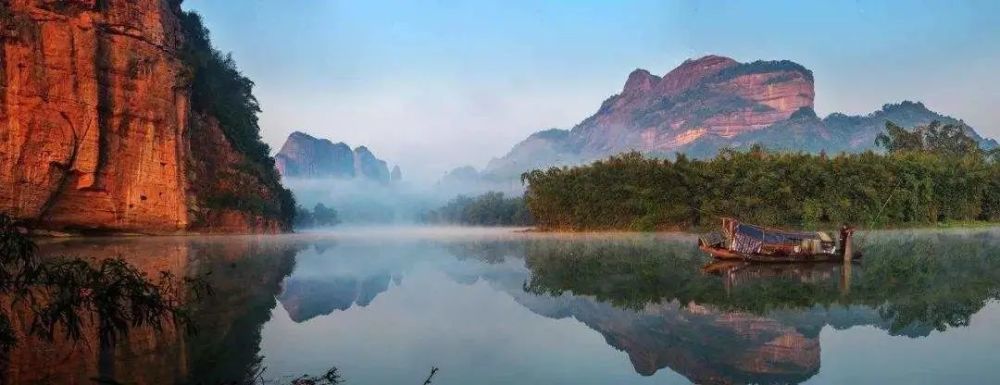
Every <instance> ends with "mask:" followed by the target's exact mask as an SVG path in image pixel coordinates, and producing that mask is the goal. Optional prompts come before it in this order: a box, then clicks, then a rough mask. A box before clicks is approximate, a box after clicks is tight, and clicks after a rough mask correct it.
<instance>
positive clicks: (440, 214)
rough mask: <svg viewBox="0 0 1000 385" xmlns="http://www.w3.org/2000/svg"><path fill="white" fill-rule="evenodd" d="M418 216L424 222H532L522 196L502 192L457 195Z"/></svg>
mask: <svg viewBox="0 0 1000 385" xmlns="http://www.w3.org/2000/svg"><path fill="white" fill-rule="evenodd" d="M420 219H421V221H422V222H424V223H433V224H455V225H466V226H530V225H531V224H532V223H533V219H532V217H531V213H529V212H528V208H527V207H526V206H525V204H524V199H523V198H521V197H506V196H504V194H503V193H501V192H488V193H485V194H483V195H479V196H476V197H468V196H464V195H460V196H458V197H455V198H454V199H452V200H450V201H448V203H447V204H445V205H444V206H442V207H440V208H438V209H435V210H431V211H428V212H427V213H425V214H424V215H423V216H422V217H421V218H420Z"/></svg>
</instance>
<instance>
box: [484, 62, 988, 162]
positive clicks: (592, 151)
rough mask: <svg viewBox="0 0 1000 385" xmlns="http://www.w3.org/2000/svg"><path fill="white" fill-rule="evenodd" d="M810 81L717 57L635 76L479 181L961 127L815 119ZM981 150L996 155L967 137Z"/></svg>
mask: <svg viewBox="0 0 1000 385" xmlns="http://www.w3.org/2000/svg"><path fill="white" fill-rule="evenodd" d="M814 97H815V91H814V85H813V74H812V71H810V70H808V69H806V68H805V67H803V66H802V65H800V64H797V63H794V62H791V61H788V60H781V61H755V62H751V63H740V62H737V61H735V60H733V59H730V58H727V57H722V56H715V55H710V56H705V57H702V58H699V59H693V60H687V61H685V62H684V63H682V64H681V65H680V66H678V67H677V68H675V69H673V70H671V71H670V72H668V73H667V74H666V75H664V76H663V77H660V76H656V75H653V74H651V73H650V72H649V71H646V70H643V69H637V70H635V71H633V72H632V73H631V74H629V76H628V79H627V80H626V82H625V85H624V87H623V88H622V91H621V92H620V93H618V94H616V95H613V96H611V97H610V98H608V99H607V100H605V101H604V102H603V103H602V104H601V106H600V108H599V109H598V111H597V112H596V113H594V114H593V115H591V116H590V117H588V118H586V119H584V120H583V121H582V122H580V123H579V124H577V125H576V126H575V127H573V128H572V129H570V130H562V129H549V130H544V131H539V132H536V133H534V134H532V135H530V136H529V137H528V138H527V139H525V140H523V141H522V142H520V143H518V144H516V145H515V146H514V147H513V149H511V151H510V152H509V153H507V154H506V155H504V156H503V157H501V158H496V159H493V160H492V161H491V162H490V163H489V164H488V165H487V167H486V169H485V170H484V174H485V175H486V176H488V177H490V178H494V179H506V178H511V177H515V176H517V175H519V174H520V173H521V172H523V171H526V170H530V169H534V168H544V167H549V166H561V165H572V164H580V163H585V162H589V161H593V160H597V159H601V158H604V157H607V156H610V155H614V154H617V153H621V152H625V151H631V150H635V151H640V152H643V153H646V154H650V155H655V156H673V155H674V154H675V153H684V154H686V155H688V156H689V157H694V158H706V157H711V156H714V154H715V153H717V152H718V150H719V149H721V148H723V147H736V148H745V147H749V146H751V145H753V144H763V145H765V146H766V147H767V148H771V149H778V150H793V151H807V152H819V151H827V152H841V151H845V152H858V151H864V150H867V149H871V148H873V144H874V140H875V136H876V135H877V134H878V133H879V132H881V131H882V129H883V128H884V125H885V121H887V120H892V121H893V122H896V123H897V124H901V125H903V126H904V127H907V128H913V127H915V126H917V125H925V124H928V123H930V122H931V121H933V120H939V121H942V122H946V123H957V122H960V120H958V119H955V118H952V117H949V116H945V115H941V114H938V113H936V112H934V111H931V110H929V109H928V108H927V107H926V106H924V105H923V104H922V103H919V102H910V101H904V102H901V103H898V104H886V105H885V106H883V108H882V109H881V110H878V111H875V112H873V113H871V114H868V115H864V116H849V115H845V114H840V113H834V114H830V115H829V116H827V117H825V118H820V117H818V116H816V113H815V111H814V109H813V108H814V103H813V101H814ZM967 133H968V134H969V135H970V136H972V137H973V138H975V139H976V140H978V141H980V143H981V145H982V146H983V147H985V148H991V147H996V146H997V143H996V141H994V140H991V139H985V138H982V137H981V136H980V135H978V134H977V133H976V132H975V130H973V129H971V128H969V129H968V132H967Z"/></svg>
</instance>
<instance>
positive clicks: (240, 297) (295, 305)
mask: <svg viewBox="0 0 1000 385" xmlns="http://www.w3.org/2000/svg"><path fill="white" fill-rule="evenodd" d="M39 246H40V254H41V255H43V256H45V257H46V258H50V257H54V256H57V255H63V256H65V255H72V256H81V257H85V258H106V257H114V256H121V257H123V258H125V259H126V260H128V261H129V262H131V263H133V264H135V265H136V266H138V267H139V268H140V269H142V270H143V271H146V272H148V273H149V274H156V273H157V272H159V271H169V272H172V273H174V274H177V275H183V276H188V277H197V278H199V279H201V280H204V282H206V283H207V284H208V285H209V286H210V287H211V288H212V293H211V295H210V296H202V297H199V298H198V299H191V300H190V301H189V303H187V304H186V306H187V307H188V309H189V311H190V314H191V321H192V322H193V324H194V325H195V326H196V327H197V333H195V334H188V333H185V332H183V331H178V330H174V329H172V328H169V327H167V328H164V329H163V330H136V331H134V332H132V333H130V335H129V336H128V338H126V339H125V340H124V341H120V342H119V345H118V347H116V348H115V349H114V351H112V352H106V351H105V352H99V351H98V350H99V349H98V348H96V347H95V346H96V345H97V344H96V343H95V342H94V341H93V335H92V333H85V336H84V337H85V338H84V339H83V340H82V341H77V342H75V343H73V342H69V341H55V342H45V341H41V340H36V339H31V338H30V337H28V338H24V339H22V340H21V341H19V343H18V345H17V346H16V347H15V348H14V350H13V351H12V353H11V361H10V362H9V363H8V364H7V369H6V371H5V374H4V379H5V380H6V381H5V382H4V383H12V384H19V383H25V384H28V383H58V384H92V383H93V382H92V381H91V380H90V379H91V378H94V377H96V376H98V375H100V376H103V377H105V378H113V379H114V380H115V381H118V382H119V383H123V384H171V383H174V384H180V383H185V384H186V383H202V384H222V383H230V382H232V381H243V380H245V379H246V378H248V377H257V378H259V379H261V380H263V382H266V383H288V382H291V380H293V379H294V378H296V377H298V376H300V375H302V374H321V373H323V372H325V371H326V370H328V369H330V368H331V367H336V368H337V369H338V371H339V373H340V374H341V375H342V376H343V378H344V379H345V380H346V384H348V385H350V384H417V383H421V382H422V381H423V380H424V378H425V377H427V375H428V374H429V372H430V369H431V368H432V367H437V368H440V370H439V371H438V372H437V373H436V374H435V375H434V377H433V383H434V384H625V383H628V384H653V383H657V384H664V383H670V384H678V383H681V384H683V383H704V384H742V383H807V384H843V383H852V384H887V383H898V384H921V383H928V384H937V383H998V382H1000V366H998V364H1000V349H997V347H998V346H1000V329H997V326H998V325H1000V302H998V301H997V299H998V298H1000V229H973V230H942V231H937V230H934V231H931V230H915V231H894V232H877V233H873V234H867V235H866V234H860V235H859V236H858V247H859V249H860V250H861V251H862V252H863V253H864V258H863V260H862V261H859V262H855V263H853V264H849V265H843V264H818V265H767V266H759V265H740V264H729V265H723V264H717V263H716V264H710V262H711V260H710V259H709V258H708V257H707V256H705V255H704V254H703V253H700V252H699V251H698V250H697V248H696V245H695V238H694V236H690V235H678V234H592V235H587V234H575V235H563V234H538V233H525V232H518V231H514V230H512V229H492V230H488V229H454V228H448V229H445V228H381V229H379V228H369V229H347V228H345V229H335V230H333V231H328V232H310V233H304V234H293V235H281V236H206V237H149V238H75V239H47V240H43V241H41V242H40V245H39ZM193 297H194V296H192V298H193ZM22 318H23V317H22ZM22 322H23V319H22ZM15 326H17V325H15ZM21 327H22V328H23V327H25V326H24V324H22V325H21ZM102 355H103V356H104V357H105V358H108V360H105V361H110V362H111V363H110V364H103V365H102V364H101V362H102V360H101V359H100V356H102ZM99 368H100V369H99Z"/></svg>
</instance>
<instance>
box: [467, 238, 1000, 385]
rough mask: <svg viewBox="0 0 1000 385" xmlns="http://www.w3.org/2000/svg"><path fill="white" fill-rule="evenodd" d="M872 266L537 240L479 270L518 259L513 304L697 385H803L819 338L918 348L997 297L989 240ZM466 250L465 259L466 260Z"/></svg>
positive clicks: (637, 363) (659, 243) (874, 241)
mask: <svg viewBox="0 0 1000 385" xmlns="http://www.w3.org/2000/svg"><path fill="white" fill-rule="evenodd" d="M867 241H869V242H867V244H866V245H865V255H866V257H865V260H864V262H863V263H854V264H849V265H842V264H814V265H744V264H717V263H716V264H709V263H708V262H710V261H709V259H708V258H707V257H705V256H704V255H702V254H701V253H699V252H698V251H697V250H696V249H694V248H692V247H691V246H690V245H691V243H690V242H683V241H673V242H672V241H665V240H656V239H649V238H646V239H639V240H636V239H632V240H625V241H623V240H613V239H612V240H604V241H601V240H597V241H588V242H578V241H558V240H534V241H528V242H526V243H523V244H515V245H511V247H510V249H509V250H508V252H503V251H498V250H497V249H496V244H492V245H484V246H485V249H484V252H483V255H484V257H483V260H484V261H485V262H487V263H492V262H493V261H495V260H496V258H497V255H511V254H517V253H519V252H522V253H523V254H522V255H523V257H524V260H525V265H526V266H527V268H528V269H529V271H530V273H529V276H528V277H527V278H526V279H525V280H524V281H523V283H522V284H521V287H520V288H517V287H514V285H513V284H512V282H509V281H510V280H509V279H507V282H502V281H503V279H498V277H496V276H490V275H483V276H481V277H480V278H482V279H485V280H491V281H495V282H498V283H499V284H498V285H496V286H497V287H501V288H505V289H506V290H507V291H508V292H509V293H510V294H511V295H512V296H513V297H514V298H515V300H516V301H517V302H518V303H520V304H522V305H523V306H524V307H526V308H528V309H530V310H531V311H533V312H535V313H537V314H540V315H543V316H546V317H551V318H565V317H573V318H575V319H577V320H579V321H580V322H582V323H584V324H586V325H587V326H588V327H590V328H591V329H594V330H595V331H597V332H599V333H601V334H602V335H603V336H604V338H605V340H606V341H607V343H608V344H609V345H611V346H613V347H615V348H617V349H620V350H623V351H625V352H626V353H627V354H628V356H629V359H630V360H631V361H632V364H633V366H634V367H635V370H636V372H638V373H640V374H643V375H651V374H653V373H655V372H656V371H657V370H658V369H661V368H664V367H669V368H671V369H672V370H674V371H676V372H678V373H680V374H682V375H684V376H685V377H687V378H688V379H689V380H691V381H693V382H696V383H722V384H729V383H798V382H802V381H804V380H806V379H808V378H810V377H811V376H813V375H814V374H816V373H817V372H818V371H819V368H820V344H819V338H818V337H819V332H820V330H821V329H822V328H823V327H824V326H831V327H833V328H836V329H845V328H849V327H852V326H859V325H870V326H874V327H877V328H880V329H883V330H885V331H886V332H887V333H889V334H891V335H905V336H909V337H920V336H926V335H928V334H930V332H931V331H933V330H938V331H944V330H946V329H948V328H953V327H962V326H967V325H968V323H969V319H970V317H971V316H972V315H973V314H975V313H976V312H978V311H979V310H980V309H982V308H983V306H985V304H986V303H987V301H989V300H991V299H996V298H997V297H998V289H997V288H998V286H997V283H998V282H1000V260H998V259H997V258H995V256H996V255H998V254H1000V253H998V251H1000V247H998V244H997V241H996V238H995V237H991V236H989V235H988V234H977V235H971V236H970V235H963V234H957V233H952V234H913V233H898V234H887V235H878V236H873V237H872V238H870V239H868V240H867ZM474 247H475V245H471V244H467V245H465V246H464V247H462V248H461V250H462V253H461V254H457V256H459V257H460V258H465V259H468V258H469V255H470V254H474V252H470V248H474Z"/></svg>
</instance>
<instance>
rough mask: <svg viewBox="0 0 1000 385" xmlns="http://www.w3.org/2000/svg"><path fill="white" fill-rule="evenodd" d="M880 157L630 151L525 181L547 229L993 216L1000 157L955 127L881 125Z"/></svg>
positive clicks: (886, 222)
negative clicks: (723, 220) (727, 220)
mask: <svg viewBox="0 0 1000 385" xmlns="http://www.w3.org/2000/svg"><path fill="white" fill-rule="evenodd" d="M875 142H876V145H877V146H878V147H879V148H880V149H881V150H882V151H880V152H874V151H867V152H864V153H858V154H844V153H842V154H839V155H836V156H833V157H831V156H828V155H826V154H825V153H820V154H807V153H801V152H799V153H787V152H786V153H774V152H768V151H767V150H766V149H765V148H763V147H761V146H754V147H753V148H751V149H750V150H749V151H736V150H732V149H724V150H722V151H720V153H719V154H718V155H717V156H715V157H714V158H712V159H707V160H692V159H689V158H687V157H686V156H684V155H683V154H678V155H677V157H676V159H674V160H669V159H654V158H647V157H644V156H643V155H641V154H639V153H637V152H632V153H626V154H622V155H618V156H613V157H610V158H608V159H606V160H601V161H597V162H594V163H592V164H589V165H584V166H577V167H562V168H550V169H548V170H534V171H530V172H527V173H524V174H522V176H521V179H522V182H525V183H527V184H528V187H527V191H526V193H525V202H526V206H527V208H528V209H529V211H530V213H531V215H532V216H533V217H534V219H535V223H536V225H537V226H539V227H541V228H543V229H565V230H604V229H629V230H672V229H689V228H697V227H704V226H710V225H715V224H716V223H717V222H716V221H717V220H718V218H719V217H721V216H732V217H737V218H740V219H742V220H744V221H747V222H753V223H757V224H761V225H794V226H801V227H806V228H819V227H830V226H836V225H838V224H841V223H852V224H855V225H859V226H867V227H880V226H897V225H923V224H935V223H941V222H953V221H997V220H1000V162H998V161H1000V151H998V150H997V149H992V150H983V149H980V148H979V147H978V145H977V143H976V141H975V140H973V139H971V138H970V137H968V136H967V135H966V134H965V127H964V126H962V125H960V124H946V125H942V124H940V123H938V122H934V123H931V124H930V125H927V126H922V127H917V128H916V129H915V130H913V131H907V130H905V129H902V128H900V127H899V126H897V125H895V124H893V123H892V122H887V123H886V131H885V132H884V133H883V134H880V135H879V136H878V138H877V139H876V141H875Z"/></svg>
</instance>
